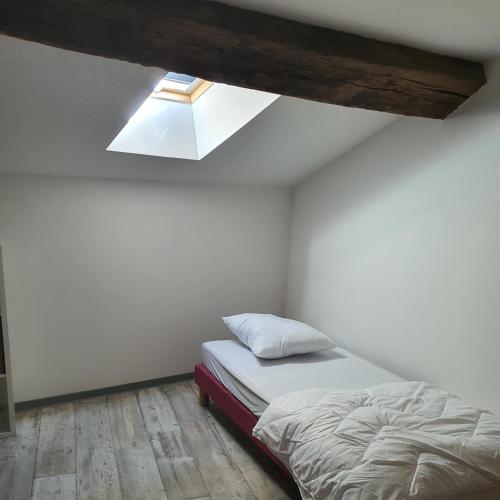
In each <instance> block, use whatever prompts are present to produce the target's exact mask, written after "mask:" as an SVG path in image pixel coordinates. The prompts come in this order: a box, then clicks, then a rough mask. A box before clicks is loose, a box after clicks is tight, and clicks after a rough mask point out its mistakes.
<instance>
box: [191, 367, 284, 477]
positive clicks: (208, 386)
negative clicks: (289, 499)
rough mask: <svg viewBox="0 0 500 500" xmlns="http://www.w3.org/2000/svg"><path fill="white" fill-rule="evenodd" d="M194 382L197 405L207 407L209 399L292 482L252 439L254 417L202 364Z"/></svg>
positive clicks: (264, 449) (257, 441) (253, 438)
mask: <svg viewBox="0 0 500 500" xmlns="http://www.w3.org/2000/svg"><path fill="white" fill-rule="evenodd" d="M194 380H195V382H196V384H197V385H198V389H199V403H200V405H201V406H208V405H209V402H210V399H211V400H213V402H214V403H215V404H216V405H217V407H218V408H220V410H222V411H223V412H224V413H225V414H226V415H227V416H228V417H229V418H230V419H231V420H232V421H233V422H234V423H235V424H236V425H237V426H238V427H239V428H240V429H241V430H242V431H243V432H244V433H245V434H246V435H247V436H248V437H249V438H250V439H251V440H252V441H253V442H254V443H255V444H256V445H257V447H258V448H259V449H260V450H261V451H262V452H264V453H265V454H266V455H267V456H268V457H269V458H270V459H271V460H272V461H273V462H274V463H275V464H276V465H277V466H278V467H279V469H280V471H281V472H283V474H284V475H285V476H286V477H287V478H288V479H290V480H292V481H293V478H292V475H291V474H290V472H289V471H288V469H287V468H286V467H285V465H283V462H281V461H280V460H279V459H278V458H276V457H275V456H274V455H273V454H272V453H271V451H270V450H269V448H268V447H267V446H265V445H264V444H263V443H262V442H261V441H259V440H258V439H257V438H255V437H253V435H252V430H253V428H254V426H255V424H256V423H257V420H258V417H256V416H255V415H254V414H253V413H252V412H251V411H250V410H249V409H248V408H247V407H246V406H245V405H243V404H242V403H241V402H240V401H239V400H238V399H236V398H235V397H234V396H233V395H232V394H231V393H230V392H229V391H228V390H227V389H226V388H225V387H224V386H223V385H222V384H221V383H220V382H219V381H218V380H217V379H216V378H215V377H214V376H213V375H212V373H211V372H210V371H209V370H208V369H207V367H206V366H205V365H203V364H201V363H200V364H197V365H196V366H195V369H194Z"/></svg>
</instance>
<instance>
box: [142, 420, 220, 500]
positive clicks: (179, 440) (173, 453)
mask: <svg viewBox="0 0 500 500" xmlns="http://www.w3.org/2000/svg"><path fill="white" fill-rule="evenodd" d="M152 445H153V451H154V454H155V458H156V462H157V464H158V469H159V470H160V476H161V478H162V481H163V485H164V486H165V491H166V493H167V497H168V499H169V500H184V499H191V498H202V497H208V496H209V495H210V493H209V491H208V488H207V486H206V484H205V481H204V480H203V477H202V476H201V473H200V470H199V468H198V465H197V464H196V461H195V459H194V458H193V455H192V453H191V450H190V449H189V446H188V444H187V442H186V439H185V438H184V435H183V433H182V431H181V430H180V429H176V430H173V431H171V432H170V433H169V435H168V436H167V437H165V438H164V439H162V440H153V441H152Z"/></svg>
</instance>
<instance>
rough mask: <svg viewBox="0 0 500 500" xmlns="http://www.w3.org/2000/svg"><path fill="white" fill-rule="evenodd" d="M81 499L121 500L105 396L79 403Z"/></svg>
mask: <svg viewBox="0 0 500 500" xmlns="http://www.w3.org/2000/svg"><path fill="white" fill-rule="evenodd" d="M75 421H76V472H77V477H76V479H77V480H76V486H77V497H78V500H90V499H92V500H101V499H102V500H121V498H122V495H121V491H120V484H119V480H118V470H117V466H116V459H115V453H114V448H113V437H112V435H111V427H110V424H109V419H108V412H107V408H106V400H105V398H96V399H92V400H84V401H82V402H80V403H77V404H76V405H75Z"/></svg>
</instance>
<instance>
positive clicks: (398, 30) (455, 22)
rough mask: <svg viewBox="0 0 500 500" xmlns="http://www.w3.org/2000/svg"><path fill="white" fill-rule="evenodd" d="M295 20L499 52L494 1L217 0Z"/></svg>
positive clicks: (499, 18)
mask: <svg viewBox="0 0 500 500" xmlns="http://www.w3.org/2000/svg"><path fill="white" fill-rule="evenodd" d="M222 1H223V2H224V3H227V4H231V5H236V6H239V7H244V8H247V9H251V10H257V11H260V12H266V13H269V14H275V15H277V16H280V17H287V18H289V19H293V20H296V21H302V22H305V23H309V24H316V25H318V26H325V27H328V28H335V29H338V30H342V31H348V32H352V33H358V34H360V35H365V36H369V37H373V38H378V39H381V40H387V41H392V42H395V43H402V44H404V45H409V46H411V47H417V48H422V49H426V50H431V51H435V52H439V53H443V54H449V55H455V56H461V57H465V58H470V59H475V60H486V59H489V58H492V57H495V56H497V55H500V1H499V0H307V1H305V0H222Z"/></svg>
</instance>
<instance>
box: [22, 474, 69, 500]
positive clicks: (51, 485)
mask: <svg viewBox="0 0 500 500" xmlns="http://www.w3.org/2000/svg"><path fill="white" fill-rule="evenodd" d="M31 500H76V474H67V475H64V476H51V477H38V478H36V479H35V481H34V483H33V496H32V497H31Z"/></svg>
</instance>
